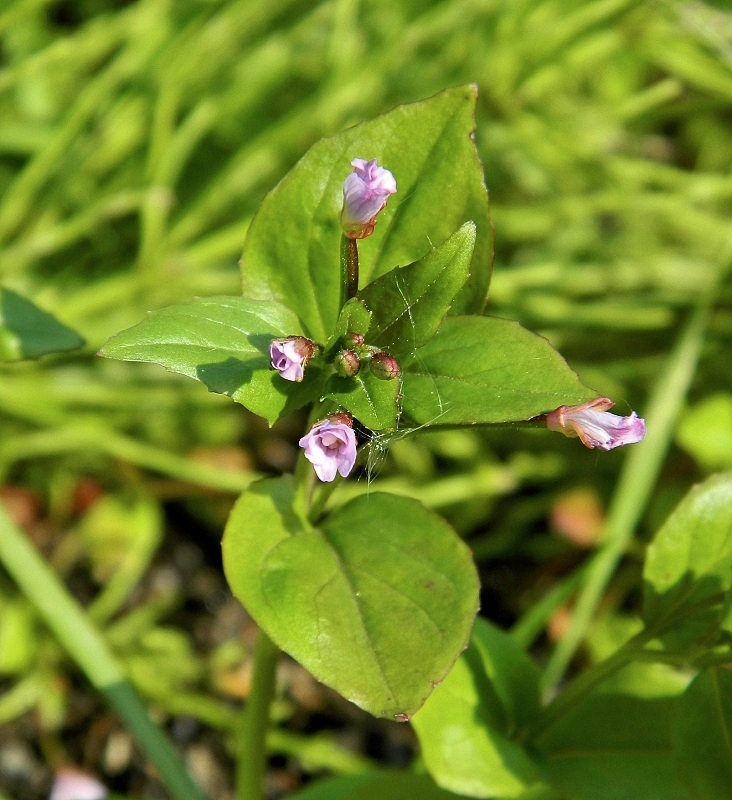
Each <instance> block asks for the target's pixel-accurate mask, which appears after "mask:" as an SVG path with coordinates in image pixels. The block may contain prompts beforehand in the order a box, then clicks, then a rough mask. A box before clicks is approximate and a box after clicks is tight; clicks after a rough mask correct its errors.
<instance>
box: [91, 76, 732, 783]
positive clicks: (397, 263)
mask: <svg viewBox="0 0 732 800" xmlns="http://www.w3.org/2000/svg"><path fill="white" fill-rule="evenodd" d="M475 101H476V93H475V88H474V87H472V86H468V87H459V88H457V89H452V90H448V91H445V92H443V93H441V94H439V95H437V96H435V97H434V98H432V99H430V100H427V101H425V102H422V103H417V104H414V105H411V106H404V107H401V108H398V109H396V110H394V111H393V112H391V113H389V114H387V115H385V116H384V117H381V118H379V119H376V120H374V121H371V122H366V123H363V124H361V125H358V126H356V127H355V128H353V129H351V130H348V131H346V132H344V133H342V134H340V135H338V136H335V137H333V138H332V139H327V140H324V141H322V142H320V143H318V144H316V145H315V146H314V147H313V148H312V149H311V150H310V151H309V152H308V154H306V155H305V157H304V158H303V159H302V160H301V161H300V162H299V163H298V164H297V165H296V166H295V168H294V169H293V170H292V171H291V172H290V173H289V175H288V176H287V177H286V178H285V179H284V180H283V181H282V182H281V183H280V184H279V185H278V186H277V187H276V188H275V189H274V190H273V191H272V192H271V194H270V195H269V196H268V197H267V198H266V199H265V201H264V203H263V205H262V207H261V209H260V211H259V212H258V214H257V215H256V217H255V218H254V220H253V221H252V224H251V226H250V228H249V231H248V234H247V238H246V241H245V243H244V252H243V258H242V282H243V295H242V296H241V297H209V298H202V299H197V300H194V301H192V302H190V303H188V304H185V305H181V306H173V307H170V308H165V309H161V310H159V311H155V312H152V313H151V314H150V315H149V316H148V317H147V319H146V320H144V321H143V322H141V323H140V324H139V325H137V326H135V327H134V328H131V329H129V330H126V331H123V332H121V333H120V334H118V335H117V336H115V337H113V338H112V339H111V340H110V341H109V342H108V343H107V344H106V345H105V347H104V348H103V350H102V355H105V356H108V357H112V358H122V359H127V360H137V361H150V362H155V363H158V364H161V365H163V366H165V367H166V368H168V369H170V370H173V371H175V372H179V373H182V374H184V375H188V376H189V377H192V378H194V379H196V380H198V381H200V382H201V383H203V384H204V385H205V386H206V387H207V388H208V389H209V390H211V391H214V392H219V393H223V394H227V395H229V396H230V397H231V398H233V400H235V401H236V402H238V403H241V404H242V405H243V406H245V407H246V408H248V409H249V410H250V411H251V412H253V413H255V414H257V415H259V416H261V417H263V418H264V419H266V420H267V422H268V423H269V424H270V425H272V424H274V423H276V422H277V421H278V420H280V419H281V418H283V417H284V416H286V415H287V414H289V413H291V412H293V411H296V410H298V409H306V410H307V413H308V414H309V423H308V425H307V427H306V429H305V431H304V433H303V435H302V437H301V438H300V440H299V443H300V446H301V448H302V451H301V457H300V460H299V462H298V465H297V466H296V468H295V471H294V474H292V475H289V474H287V475H281V476H276V477H268V478H264V479H262V480H258V481H255V482H252V484H251V485H250V486H249V487H248V489H247V490H246V491H245V492H244V493H243V495H242V496H241V497H240V499H239V500H238V502H237V503H236V505H235V507H234V509H233V511H232V513H231V515H230V517H229V521H228V523H227V526H226V530H225V533H224V540H223V553H224V569H225V572H226V575H227V578H228V581H229V584H230V586H231V588H232V591H233V592H234V594H235V595H236V596H237V597H238V598H239V599H240V600H241V601H242V603H243V604H244V605H245V606H246V608H247V610H248V612H249V613H250V614H251V616H252V617H253V619H254V620H255V621H256V622H257V624H258V625H259V627H260V638H259V645H258V648H257V655H256V660H257V663H256V665H255V677H254V682H255V685H256V686H257V687H262V686H265V687H266V686H269V687H270V691H271V684H272V681H271V680H270V681H269V683H268V681H267V679H265V678H262V677H261V676H262V675H264V674H266V673H267V672H268V670H269V674H270V675H271V672H272V669H273V665H274V663H275V660H276V655H277V653H278V652H279V650H280V649H281V650H284V651H285V652H287V653H289V654H290V655H291V656H292V657H294V658H295V659H297V660H298V661H300V662H301V663H302V664H303V665H304V666H305V667H306V668H307V669H308V670H310V672H311V673H312V674H313V675H314V676H315V677H316V678H317V679H319V680H320V681H322V682H323V683H325V684H327V685H328V686H331V687H332V688H333V689H335V690H336V691H338V692H340V693H341V694H342V695H343V696H344V697H346V698H348V699H349V700H351V701H352V702H354V703H356V704H357V705H359V706H361V707H362V708H364V709H366V710H367V711H369V712H370V713H372V714H374V715H376V716H380V717H386V718H388V719H392V720H397V721H405V720H410V719H411V718H412V717H413V716H414V715H415V714H416V715H417V716H416V717H415V719H414V725H415V728H416V730H417V733H418V736H419V738H420V741H421V743H422V747H423V756H424V763H425V765H426V767H427V770H428V771H429V772H430V774H431V775H432V776H433V777H434V778H435V779H436V780H437V781H438V782H439V783H440V785H442V786H443V787H446V788H447V789H450V790H452V791H456V792H458V793H460V794H461V795H469V796H476V797H520V796H521V797H526V798H528V797H529V796H531V797H539V796H542V797H549V796H555V795H554V794H553V789H552V788H551V787H552V786H554V783H553V781H555V779H556V783H557V785H560V786H561V787H562V789H564V786H566V785H570V784H571V781H567V780H566V779H565V777H566V776H564V777H563V775H562V772H561V765H560V766H559V767H557V765H556V764H552V763H549V762H551V760H552V757H553V755H554V754H557V753H559V754H560V755H559V756H558V757H557V760H561V757H562V756H561V754H562V753H565V752H567V750H568V748H569V745H570V744H571V741H572V737H571V730H570V728H568V727H567V726H565V728H562V727H561V725H556V726H555V727H552V726H554V725H555V723H556V720H557V719H570V717H569V715H568V716H566V717H562V713H563V711H566V710H567V708H569V707H570V706H571V705H572V703H575V704H576V703H578V702H579V700H580V699H586V697H587V695H588V693H589V692H590V691H591V689H592V688H593V686H594V684H593V683H592V682H591V681H590V682H589V683H587V682H586V683H587V685H582V686H578V687H577V688H576V689H575V690H572V691H567V692H566V693H564V694H562V695H560V696H559V698H558V700H557V702H556V703H555V704H549V705H548V706H547V707H546V708H545V709H542V708H541V703H540V686H539V679H538V674H537V671H536V668H535V667H534V665H533V664H532V663H531V662H530V661H529V659H528V658H527V656H526V655H525V653H524V652H523V651H522V649H521V648H520V647H519V645H518V644H517V642H516V641H514V640H513V639H512V638H510V637H508V636H507V635H505V634H503V633H501V632H500V631H498V630H497V629H496V628H494V627H493V626H491V625H489V624H488V623H487V622H484V621H478V622H477V623H476V620H475V618H476V612H477V610H478V602H479V600H478V597H479V595H478V593H479V581H478V575H477V572H476V568H475V565H474V562H473V559H472V556H471V553H470V551H469V549H468V548H467V546H466V545H465V544H464V543H463V541H462V540H461V539H460V537H459V536H458V535H457V534H456V532H455V531H454V530H452V528H451V527H450V526H449V525H448V524H447V523H446V522H445V521H444V520H443V519H441V518H440V517H439V516H437V515H436V514H434V513H433V512H432V511H430V510H429V509H427V508H426V507H425V506H424V505H423V504H422V503H420V502H419V501H418V500H416V499H414V498H409V497H403V496H400V495H397V494H394V493H387V492H380V491H375V490H372V489H371V488H370V486H368V485H366V482H364V484H362V485H361V487H360V488H361V491H357V490H356V491H353V492H351V494H350V499H348V500H345V501H343V500H338V499H337V498H338V496H339V495H338V493H337V492H335V493H334V492H333V490H334V489H335V488H336V487H337V485H338V484H339V483H340V482H341V481H342V480H343V479H344V478H347V477H348V476H351V479H353V478H355V477H358V476H359V475H360V474H361V473H360V472H359V459H361V463H363V460H362V456H361V454H362V453H364V452H366V451H368V449H369V447H370V442H373V441H374V440H376V439H379V440H380V441H382V442H383V441H388V440H389V439H390V437H394V436H399V437H406V436H416V435H419V434H420V433H422V432H424V431H429V430H439V429H441V428H446V427H460V426H465V427H469V426H477V425H480V426H486V427H488V426H496V425H501V426H507V425H509V426H518V425H526V426H534V427H540V426H543V427H548V428H550V429H552V430H558V431H560V432H562V433H564V434H566V435H569V436H578V437H579V438H580V440H581V442H582V443H584V444H585V445H586V446H588V447H594V448H599V449H601V450H607V449H611V448H613V447H616V446H619V445H623V444H629V443H633V442H636V441H639V440H641V439H642V438H643V436H644V434H645V425H644V423H643V421H642V420H641V419H639V418H638V417H637V416H636V415H635V414H634V413H633V414H631V415H630V416H628V417H618V416H616V415H613V414H610V413H609V408H611V407H612V401H611V400H609V399H608V398H604V397H600V396H599V395H598V393H597V392H595V391H593V390H592V389H590V388H588V387H587V386H585V385H584V384H583V383H582V382H581V381H580V380H579V378H578V376H577V375H576V374H575V373H574V372H573V371H572V370H571V369H570V367H569V366H568V365H567V364H566V362H565V361H564V359H563V358H562V357H561V356H560V355H559V354H558V353H557V352H556V351H555V350H554V349H553V348H552V346H551V345H550V344H549V342H548V341H546V340H545V339H543V338H542V337H540V336H537V335H535V334H534V333H531V332H530V331H528V330H526V329H524V328H522V327H521V326H520V325H518V324H517V323H515V322H512V321H509V320H505V319H498V318H492V317H490V316H485V315H484V313H483V312H484V308H485V305H486V299H487V292H488V287H489V283H490V278H491V270H492V227H491V223H490V219H489V216H488V196H487V191H486V187H485V184H484V179H483V173H482V168H481V165H480V163H479V161H478V159H477V157H476V151H475V147H474V143H473V140H472V137H471V133H472V131H473V128H474V122H473V109H474V105H475ZM367 157H368V160H367ZM387 201H388V202H387ZM720 485H722V484H720ZM723 486H724V487H726V488H724V489H723V490H722V489H720V488H719V487H718V486H716V485H714V486H710V487H706V488H705V489H703V491H702V496H701V499H700V497H699V496H698V495H695V496H693V497H692V498H691V499H690V500H689V501H688V503H687V504H686V505H685V506H684V507H683V508H682V509H681V511H680V514H681V518H682V520H691V521H692V522H693V521H694V520H697V519H698V518H699V517H700V515H702V513H704V509H705V508H707V507H708V505H709V503H711V504H714V503H716V502H717V500H715V499H714V496H715V492H716V493H717V494H718V495H720V496H721V495H722V494H723V492H726V491H728V486H729V484H728V483H725V484H723ZM358 488H359V487H356V489H358ZM710 495H711V496H713V497H712V499H711V500H710V499H709V498H710ZM725 497H726V495H725ZM676 524H677V523H676V522H673V523H669V525H670V528H669V531H668V532H667V533H664V531H665V530H666V529H665V528H664V530H663V531H662V535H661V536H660V539H659V544H658V547H657V549H656V551H655V552H652V553H651V554H650V555H649V560H648V562H647V572H646V583H647V587H648V590H647V597H646V602H645V611H644V619H645V623H646V626H647V628H646V629H645V630H644V632H643V634H642V635H641V634H639V637H640V638H638V637H636V638H635V639H634V640H633V647H634V648H636V650H638V651H641V650H642V653H643V655H644V657H646V658H650V656H649V654H651V652H652V651H651V649H649V648H646V647H645V645H647V644H648V643H649V642H651V641H654V640H655V641H656V643H657V644H658V646H659V647H661V646H664V645H665V643H666V642H672V641H677V639H678V636H681V634H678V636H677V633H678V632H677V631H675V629H672V627H673V626H671V622H672V621H673V622H674V624H675V622H677V621H678V620H680V619H681V620H683V619H686V618H687V617H690V616H693V615H694V614H696V613H703V622H704V624H705V625H706V627H704V631H703V632H704V635H707V634H709V632H710V631H712V632H717V633H718V632H719V628H720V626H721V624H722V619H723V608H722V605H721V601H720V600H719V596H720V593H721V591H716V587H717V583H716V582H714V581H713V582H712V583H714V586H713V587H712V588H713V589H715V591H714V592H712V591H711V590H710V589H709V587H707V588H704V587H701V586H696V589H695V590H694V592H692V593H689V592H687V591H686V590H685V588H684V587H685V586H686V584H684V581H685V580H686V577H685V574H686V572H688V571H689V570H691V571H692V572H693V570H694V569H696V566H695V564H696V561H695V559H696V560H697V561H698V559H701V558H702V556H700V555H699V556H695V555H694V552H695V551H694V550H693V548H691V550H690V549H689V548H687V549H686V550H685V551H684V558H685V559H686V561H684V562H683V563H681V562H680V561H679V563H676V562H673V558H670V557H669V556H668V552H671V551H673V547H674V542H675V541H677V531H676V530H675V528H674V525H676ZM684 524H686V523H684ZM689 524H691V523H689ZM712 532H713V533H714V531H712ZM717 533H718V534H719V536H718V538H719V539H720V541H721V539H722V538H723V532H722V529H721V528H720V530H719V531H717ZM717 533H714V535H715V536H716V535H717ZM718 549H721V550H724V548H723V547H721V546H720V548H718ZM728 549H729V548H727V550H728ZM727 550H724V552H725V553H726V552H727ZM689 553H691V555H689ZM725 559H726V560H725ZM728 561H729V556H728V555H725V557H724V558H720V559H718V560H717V561H715V565H717V566H718V567H719V568H718V573H719V574H718V575H717V573H715V576H716V577H715V581H717V578H718V582H719V585H720V586H722V588H723V589H724V588H725V587H727V586H728V584H729V575H728V572H730V570H729V568H728V566H729V565H728V563H727V562H728ZM671 562H673V564H672V566H673V568H670V567H669V564H670V563H671ZM719 565H721V566H719ZM717 566H715V569H717ZM685 571H686V572H685ZM725 581H726V583H725ZM692 584H693V581H692ZM669 609H671V610H670V611H669ZM699 619H700V618H696V622H695V623H694V625H691V626H689V628H688V629H686V630H685V632H684V633H683V635H684V636H687V638H688V640H689V641H691V640H692V639H693V636H694V635H695V634H694V631H696V630H697V628H698V623H699ZM695 626H696V627H695ZM715 626H716V627H715ZM709 635H711V634H709ZM643 637H645V638H643ZM675 637H676V638H675ZM682 638H683V637H682ZM468 645H469V647H468V649H467V651H466V652H465V654H464V655H463V656H462V657H461V653H462V652H463V651H464V650H465V648H466V646H468ZM570 655H571V653H570ZM624 657H625V656H624ZM617 660H618V664H620V665H621V666H622V659H620V658H618V659H617ZM613 664H614V662H613ZM453 667H454V668H453ZM618 668H619V667H618ZM603 674H605V673H603ZM441 684H442V685H441ZM437 687H439V688H437ZM476 687H482V689H481V691H480V692H478V690H477V688H476ZM705 687H706V684H703V683H702V684H700V686H699V688H698V689H695V692H697V693H699V694H700V695H704V697H706V696H707V694H708V693H706V694H705V692H706V688H705ZM261 691H262V692H264V691H265V689H261ZM428 698H429V699H428ZM562 698H568V699H562ZM258 700H259V701H258V702H255V703H252V708H251V711H250V715H249V716H248V719H249V720H251V721H250V722H249V723H248V724H247V727H246V731H245V735H244V737H243V742H244V744H243V748H244V754H243V757H242V761H247V759H249V760H250V761H251V760H256V758H257V757H258V755H257V754H259V757H260V760H261V753H262V744H261V743H262V737H263V736H264V732H265V731H266V722H267V702H262V701H261V697H259V698H258ZM423 706H424V708H423V710H421V711H420V709H422V707H423ZM580 710H581V709H580ZM590 710H591V709H590ZM574 711H577V709H576V708H575V709H574ZM417 712H419V713H417ZM577 713H578V714H579V711H577ZM586 716H587V717H588V718H593V719H594V716H593V715H592V714H590V713H589V712H588V714H587V715H586ZM580 717H581V715H580ZM581 719H584V718H581ZM570 727H571V726H570ZM451 737H452V738H451ZM455 737H457V738H458V739H459V741H460V742H463V743H465V747H463V748H461V749H460V750H459V756H460V757H459V758H457V757H456V756H455V754H456V752H457V751H456V749H455V747H454V742H455V741H456V739H455ZM257 742H258V743H259V744H257ZM570 749H571V748H570ZM247 763H249V762H247ZM252 774H253V775H255V776H256V775H258V774H260V773H259V772H257V770H256V769H253V772H252ZM421 780H423V779H422V778H420V777H418V776H415V781H416V782H417V783H419V781H421ZM415 785H416V784H415ZM415 791H416V790H415ZM241 796H242V797H244V796H247V797H249V796H257V795H256V792H254V793H250V794H247V793H246V792H243V793H241ZM334 796H335V795H334ZM344 796H345V795H344ZM430 796H431V795H430ZM440 796H441V795H440ZM568 796H572V797H574V796H576V795H573V794H572V792H571V786H570V791H569V794H568ZM679 796H681V795H679Z"/></svg>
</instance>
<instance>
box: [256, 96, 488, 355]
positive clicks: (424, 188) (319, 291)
mask: <svg viewBox="0 0 732 800" xmlns="http://www.w3.org/2000/svg"><path fill="white" fill-rule="evenodd" d="M475 103H476V87H475V86H460V87H458V88H455V89H448V90H446V91H443V92H440V93H439V94H437V95H435V96H434V97H432V98H430V99H429V100H425V101H422V102H420V103H414V104H412V105H405V106H399V107H397V108H395V109H394V110H393V111H390V112H389V113H387V114H384V115H383V116H381V117H377V118H376V119H374V120H371V121H369V122H364V123H361V124H360V125H356V126H355V127H353V128H350V129H349V130H346V131H344V132H343V133H339V134H337V135H336V136H333V137H331V138H329V139H324V140H322V141H320V142H318V143H317V144H316V145H314V146H313V147H312V148H311V149H310V150H309V151H308V153H306V155H305V156H304V157H303V158H302V159H301V161H300V162H299V163H298V164H297V165H296V166H295V168H294V169H293V170H292V171H291V172H290V173H289V174H288V175H287V176H286V177H285V178H284V180H283V181H282V182H281V183H280V184H279V185H278V186H277V187H276V188H275V189H274V190H273V191H272V192H271V193H270V194H269V195H268V196H267V198H266V199H265V201H264V204H263V205H262V207H261V208H260V210H259V212H258V214H257V215H256V217H255V218H254V220H253V221H252V225H251V227H250V228H249V231H248V234H247V238H246V241H245V244H244V253H243V256H242V279H243V293H244V294H245V295H246V296H248V297H253V298H257V299H262V300H269V301H272V300H275V301H277V302H279V303H283V304H284V305H287V306H289V307H290V308H292V309H294V310H296V311H297V313H298V315H299V317H300V318H301V319H302V321H303V324H304V326H305V331H306V333H307V334H308V335H309V336H311V337H312V338H314V339H318V340H323V339H324V338H326V337H327V336H329V335H330V333H331V331H332V329H333V327H334V325H335V322H336V318H337V316H338V310H339V308H338V306H339V302H340V239H341V230H340V226H339V216H340V210H341V205H342V189H343V181H344V180H345V178H346V176H347V175H348V174H349V172H350V171H351V169H352V168H351V166H350V162H351V160H352V159H353V158H367V159H371V158H376V159H378V161H379V164H380V165H382V166H384V167H386V168H388V169H389V170H391V172H392V173H393V174H394V177H395V178H396V181H397V186H398V189H397V194H396V195H394V196H393V197H391V198H390V199H389V204H388V206H387V208H386V209H385V210H384V211H382V212H381V214H380V215H379V221H378V224H377V225H376V230H375V233H374V234H373V235H372V236H370V237H368V238H367V239H364V240H362V241H361V242H359V254H360V273H361V280H360V285H361V286H365V285H366V284H368V283H369V282H370V281H372V280H373V279H374V278H377V277H379V276H380V275H383V274H384V273H385V272H387V271H388V270H390V269H392V268H394V267H396V266H403V265H405V264H411V263H412V262H414V261H417V260H418V259H420V258H421V257H422V256H424V255H425V254H426V253H428V252H430V250H431V249H432V247H434V246H437V245H440V244H442V242H444V241H445V240H446V239H447V238H448V237H449V236H451V235H452V234H453V233H454V232H455V231H456V230H457V229H458V228H460V226H461V225H462V224H463V223H465V222H467V221H469V220H472V221H473V222H475V225H476V228H477V238H476V247H475V252H474V255H473V259H472V262H471V267H470V279H469V280H468V282H467V283H466V286H465V288H464V290H463V291H462V292H461V293H460V295H459V297H458V300H457V302H456V306H455V310H459V311H461V312H462V313H470V312H479V311H481V310H482V308H483V305H484V303H485V298H486V294H487V290H488V283H489V281H490V271H491V266H492V258H493V253H492V231H491V227H490V222H489V219H488V195H487V193H486V189H485V184H484V182H483V170H482V167H481V165H480V161H479V160H478V158H477V154H476V150H475V143H474V142H473V139H472V132H473V130H474V128H475V120H474V117H473V114H474V110H475Z"/></svg>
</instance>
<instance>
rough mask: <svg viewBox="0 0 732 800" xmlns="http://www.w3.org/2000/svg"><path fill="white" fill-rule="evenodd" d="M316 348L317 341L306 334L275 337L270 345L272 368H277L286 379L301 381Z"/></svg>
mask: <svg viewBox="0 0 732 800" xmlns="http://www.w3.org/2000/svg"><path fill="white" fill-rule="evenodd" d="M315 349H316V345H315V343H314V342H312V341H310V339H306V338H305V337H304V336H288V337H286V338H284V339H274V340H273V341H272V343H271V344H270V346H269V358H270V363H271V365H272V369H276V370H277V371H278V372H279V373H280V375H281V376H282V377H283V378H284V379H285V380H286V381H295V382H296V383H300V381H301V380H302V379H303V378H304V377H305V367H307V365H308V361H310V359H311V358H312V357H313V354H314V353H315Z"/></svg>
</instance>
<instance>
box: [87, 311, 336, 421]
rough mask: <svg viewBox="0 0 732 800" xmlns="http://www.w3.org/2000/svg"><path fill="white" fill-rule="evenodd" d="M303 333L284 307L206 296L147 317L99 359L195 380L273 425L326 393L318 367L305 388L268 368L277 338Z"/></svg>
mask: <svg viewBox="0 0 732 800" xmlns="http://www.w3.org/2000/svg"><path fill="white" fill-rule="evenodd" d="M299 333H301V326H300V323H299V321H298V319H297V317H296V316H295V315H294V314H293V313H292V312H291V311H289V310H288V309H287V308H285V307H284V306H281V305H278V304H276V303H263V302H261V301H255V300H248V299H246V298H243V297H207V298H199V299H197V300H194V301H193V302H191V303H186V304H184V305H178V306H170V307H168V308H163V309H160V310H159V311H152V312H150V314H148V316H147V318H146V319H145V320H143V321H142V322H140V323H139V324H138V325H135V326H134V327H133V328H129V329H128V330H126V331H122V332H121V333H118V334H117V335H116V336H113V337H112V338H111V339H110V340H109V341H108V342H107V343H106V344H105V345H104V347H103V348H102V349H101V351H100V355H103V356H107V357H108V358H119V359H123V360H125V361H150V362H153V363H155V364H160V365H162V366H163V367H165V368H166V369H168V370H170V371H171V372H179V373H181V374H182V375H187V376H188V377H189V378H195V379H196V380H199V381H201V382H202V383H203V384H205V386H207V387H208V389H209V391H211V392H218V393H220V394H226V395H229V396H230V397H232V398H233V399H234V400H236V401H237V402H238V403H241V404H242V405H244V406H246V407H247V408H248V409H249V410H250V411H253V412H254V413H255V414H259V415H260V416H262V417H264V418H265V419H266V420H267V421H268V422H269V423H270V425H271V424H273V423H274V422H276V421H277V420H278V419H279V418H280V417H282V416H283V415H284V414H286V413H288V412H289V411H292V410H293V409H296V408H299V407H300V406H303V405H305V404H306V403H309V402H310V401H311V400H314V399H316V398H317V397H319V396H320V393H321V390H322V385H323V376H322V370H321V369H320V368H319V367H318V364H317V361H315V360H314V361H311V362H310V364H309V365H308V368H307V370H306V372H305V380H304V381H303V382H302V383H294V382H292V381H286V380H284V379H283V378H282V377H281V376H280V375H279V373H277V372H274V371H272V370H271V369H270V359H269V345H270V342H271V341H272V339H276V338H278V337H282V336H290V335H297V334H299Z"/></svg>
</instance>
